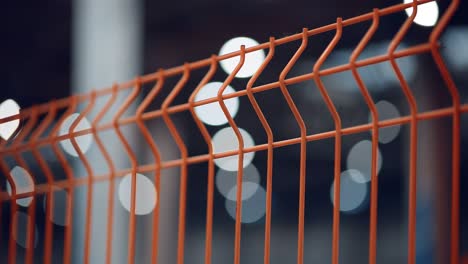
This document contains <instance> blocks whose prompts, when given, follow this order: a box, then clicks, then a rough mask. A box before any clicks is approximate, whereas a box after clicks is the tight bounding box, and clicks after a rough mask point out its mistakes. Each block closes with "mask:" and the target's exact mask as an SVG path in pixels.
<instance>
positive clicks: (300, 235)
mask: <svg viewBox="0 0 468 264" xmlns="http://www.w3.org/2000/svg"><path fill="white" fill-rule="evenodd" d="M308 39H309V37H308V35H307V28H304V29H302V43H301V46H300V47H299V48H298V50H297V51H296V53H295V54H294V56H293V57H292V58H291V60H290V61H289V62H288V64H287V65H286V66H285V67H284V69H283V71H282V72H281V73H280V78H279V86H280V89H281V93H282V94H283V97H284V99H285V100H286V102H287V103H288V106H289V109H290V110H291V112H292V113H293V115H294V119H296V122H297V124H298V126H299V128H300V130H301V160H300V174H299V178H300V183H299V184H300V186H299V223H298V228H297V263H298V264H302V263H303V262H304V211H305V184H306V162H307V157H306V155H307V129H306V126H305V123H304V120H303V119H302V116H301V114H300V112H299V110H298V109H297V106H296V104H295V103H294V101H293V99H292V97H291V95H290V94H289V91H288V88H287V87H286V83H285V81H284V80H285V79H286V75H288V73H289V71H290V70H291V69H292V67H293V66H294V64H295V63H296V61H297V60H298V59H299V58H300V56H301V55H302V53H303V52H304V50H305V49H306V47H307V42H308Z"/></svg>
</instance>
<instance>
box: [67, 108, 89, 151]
mask: <svg viewBox="0 0 468 264" xmlns="http://www.w3.org/2000/svg"><path fill="white" fill-rule="evenodd" d="M79 116H80V114H79V113H74V114H71V115H70V116H68V117H67V118H66V119H65V120H64V121H63V123H62V125H61V126H60V132H59V135H67V134H69V131H70V127H71V126H72V125H73V123H74V122H75V120H76V119H77V118H78V117H79ZM89 128H91V125H90V123H89V121H88V120H87V119H86V117H85V118H83V119H81V120H80V122H79V123H78V125H77V126H76V128H75V130H73V131H72V132H78V131H81V130H85V129H89ZM75 140H76V143H77V144H78V147H79V149H80V151H81V152H82V153H86V151H88V149H89V147H90V146H91V143H92V141H93V137H92V135H91V134H85V135H81V136H78V137H76V138H75ZM60 145H61V146H62V148H63V150H65V152H66V153H68V154H70V155H72V156H74V157H78V152H77V151H76V150H75V148H74V147H73V144H72V142H71V140H70V139H66V140H62V141H60Z"/></svg>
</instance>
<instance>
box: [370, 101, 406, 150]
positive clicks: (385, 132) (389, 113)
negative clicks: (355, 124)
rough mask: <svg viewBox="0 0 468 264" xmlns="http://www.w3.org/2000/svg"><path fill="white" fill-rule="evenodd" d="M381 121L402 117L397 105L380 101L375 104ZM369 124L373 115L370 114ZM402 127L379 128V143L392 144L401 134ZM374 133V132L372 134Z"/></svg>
mask: <svg viewBox="0 0 468 264" xmlns="http://www.w3.org/2000/svg"><path fill="white" fill-rule="evenodd" d="M375 106H376V107H377V112H378V113H379V119H380V120H386V119H393V118H397V117H400V112H399V111H398V109H397V108H396V106H395V105H393V104H392V103H389V102H387V101H379V102H378V103H376V104H375ZM369 122H372V115H371V114H370V113H369ZM400 128H401V126H400V125H395V126H390V127H383V128H379V142H380V143H383V144H387V143H390V142H392V141H393V140H394V139H395V138H396V137H397V136H398V134H399V133H400ZM371 133H372V132H371Z"/></svg>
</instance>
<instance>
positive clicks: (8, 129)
mask: <svg viewBox="0 0 468 264" xmlns="http://www.w3.org/2000/svg"><path fill="white" fill-rule="evenodd" d="M19 113H20V107H19V105H18V103H16V102H15V100H12V99H8V100H5V101H4V102H3V103H1V104H0V118H5V117H9V116H14V115H18V114H19ZM19 124H20V121H19V119H15V120H11V121H8V122H6V123H2V124H0V137H1V138H3V139H4V140H8V139H9V138H10V137H11V136H12V135H13V134H14V133H15V131H16V129H17V128H18V126H19Z"/></svg>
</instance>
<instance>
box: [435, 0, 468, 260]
mask: <svg viewBox="0 0 468 264" xmlns="http://www.w3.org/2000/svg"><path fill="white" fill-rule="evenodd" d="M459 4H460V1H459V0H452V2H451V3H450V5H449V7H448V9H447V11H446V12H445V14H444V15H443V16H442V17H441V18H440V19H439V23H438V24H437V26H436V27H435V28H434V30H433V31H432V33H431V35H430V37H429V43H430V44H431V54H432V58H433V59H434V62H435V63H436V65H437V68H438V69H439V72H440V74H441V76H442V78H443V80H444V82H445V84H446V85H447V89H448V91H449V93H450V96H451V97H452V108H453V110H452V111H453V114H452V197H451V199H452V201H451V223H450V238H451V239H450V263H451V264H458V263H459V262H460V130H461V120H460V116H461V113H460V108H461V107H460V104H461V103H460V101H461V100H460V93H459V92H458V89H457V87H456V85H455V82H454V81H453V78H452V77H451V75H450V72H449V71H448V69H447V67H446V66H445V63H444V61H443V59H442V56H441V54H440V50H439V47H438V45H437V42H438V40H439V38H440V35H441V34H442V31H443V30H444V29H445V28H446V27H447V24H448V23H449V21H450V19H451V18H452V17H453V15H454V13H455V11H456V10H457V9H458V6H459Z"/></svg>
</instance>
